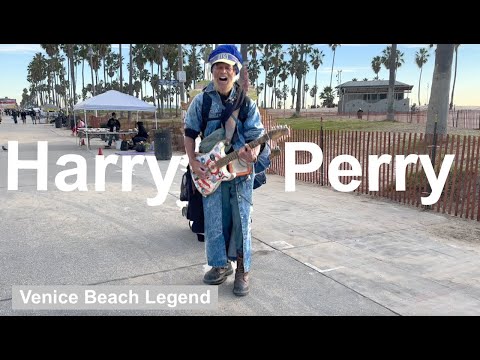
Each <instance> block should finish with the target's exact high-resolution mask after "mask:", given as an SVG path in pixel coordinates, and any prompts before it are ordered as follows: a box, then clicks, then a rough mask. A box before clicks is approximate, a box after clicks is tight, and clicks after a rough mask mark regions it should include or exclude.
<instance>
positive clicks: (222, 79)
mask: <svg viewBox="0 0 480 360" xmlns="http://www.w3.org/2000/svg"><path fill="white" fill-rule="evenodd" d="M218 81H220V82H227V81H228V78H227V77H226V76H220V77H219V78H218Z"/></svg>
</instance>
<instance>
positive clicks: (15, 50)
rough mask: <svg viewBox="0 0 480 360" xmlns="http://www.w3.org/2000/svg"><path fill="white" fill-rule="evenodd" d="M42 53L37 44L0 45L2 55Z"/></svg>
mask: <svg viewBox="0 0 480 360" xmlns="http://www.w3.org/2000/svg"><path fill="white" fill-rule="evenodd" d="M37 52H43V49H42V48H41V46H40V45H39V44H0V53H2V54H29V53H32V54H34V53H37Z"/></svg>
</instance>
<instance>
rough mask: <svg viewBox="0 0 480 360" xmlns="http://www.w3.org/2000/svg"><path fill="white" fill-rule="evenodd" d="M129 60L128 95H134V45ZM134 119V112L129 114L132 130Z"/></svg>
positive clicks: (130, 50)
mask: <svg viewBox="0 0 480 360" xmlns="http://www.w3.org/2000/svg"><path fill="white" fill-rule="evenodd" d="M129 58H130V63H129V64H128V65H129V66H128V95H133V84H132V82H133V68H132V62H133V54H132V44H130V48H129ZM131 118H132V112H131V111H129V112H128V127H129V128H130V127H131V126H130V121H131Z"/></svg>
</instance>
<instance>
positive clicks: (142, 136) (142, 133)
mask: <svg viewBox="0 0 480 360" xmlns="http://www.w3.org/2000/svg"><path fill="white" fill-rule="evenodd" d="M137 127H138V133H137V135H135V136H134V137H133V138H132V141H133V145H134V146H135V145H137V143H139V142H142V141H147V139H148V131H147V129H145V126H144V125H143V122H142V121H138V122H137Z"/></svg>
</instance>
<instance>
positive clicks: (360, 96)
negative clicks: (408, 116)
mask: <svg viewBox="0 0 480 360" xmlns="http://www.w3.org/2000/svg"><path fill="white" fill-rule="evenodd" d="M412 88H413V85H408V84H405V83H402V82H400V81H395V101H394V103H393V109H394V111H398V112H408V111H410V99H409V98H408V97H407V96H408V95H407V94H409V93H410V92H411V90H412ZM336 89H338V96H339V101H338V112H339V113H355V114H356V113H357V111H358V109H363V111H364V112H365V113H367V112H370V113H386V112H387V107H388V103H387V96H388V80H372V81H348V82H346V83H343V84H340V85H338V86H337V87H336Z"/></svg>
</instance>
